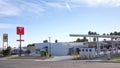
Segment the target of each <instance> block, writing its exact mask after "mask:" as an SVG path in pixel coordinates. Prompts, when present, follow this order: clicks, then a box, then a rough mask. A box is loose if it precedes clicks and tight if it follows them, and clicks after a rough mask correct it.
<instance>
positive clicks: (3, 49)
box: [3, 41, 4, 51]
mask: <svg viewBox="0 0 120 68" xmlns="http://www.w3.org/2000/svg"><path fill="white" fill-rule="evenodd" d="M3 51H4V41H3Z"/></svg>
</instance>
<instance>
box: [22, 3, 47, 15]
mask: <svg viewBox="0 0 120 68" xmlns="http://www.w3.org/2000/svg"><path fill="white" fill-rule="evenodd" d="M21 10H23V11H28V12H31V13H35V14H39V15H41V14H42V13H43V12H44V11H45V9H44V8H43V7H42V6H41V5H40V4H36V3H29V2H22V5H21Z"/></svg>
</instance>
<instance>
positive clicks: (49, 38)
mask: <svg viewBox="0 0 120 68" xmlns="http://www.w3.org/2000/svg"><path fill="white" fill-rule="evenodd" d="M49 47H50V55H51V37H49Z"/></svg>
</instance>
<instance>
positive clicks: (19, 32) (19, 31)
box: [17, 27, 24, 35]
mask: <svg viewBox="0 0 120 68" xmlns="http://www.w3.org/2000/svg"><path fill="white" fill-rule="evenodd" d="M17 34H18V35H24V27H17Z"/></svg>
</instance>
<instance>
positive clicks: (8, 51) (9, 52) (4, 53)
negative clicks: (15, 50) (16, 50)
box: [3, 46, 12, 56]
mask: <svg viewBox="0 0 120 68" xmlns="http://www.w3.org/2000/svg"><path fill="white" fill-rule="evenodd" d="M11 50H12V48H11V47H10V46H9V47H7V49H6V50H4V51H3V55H4V56H10V55H11Z"/></svg>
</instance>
